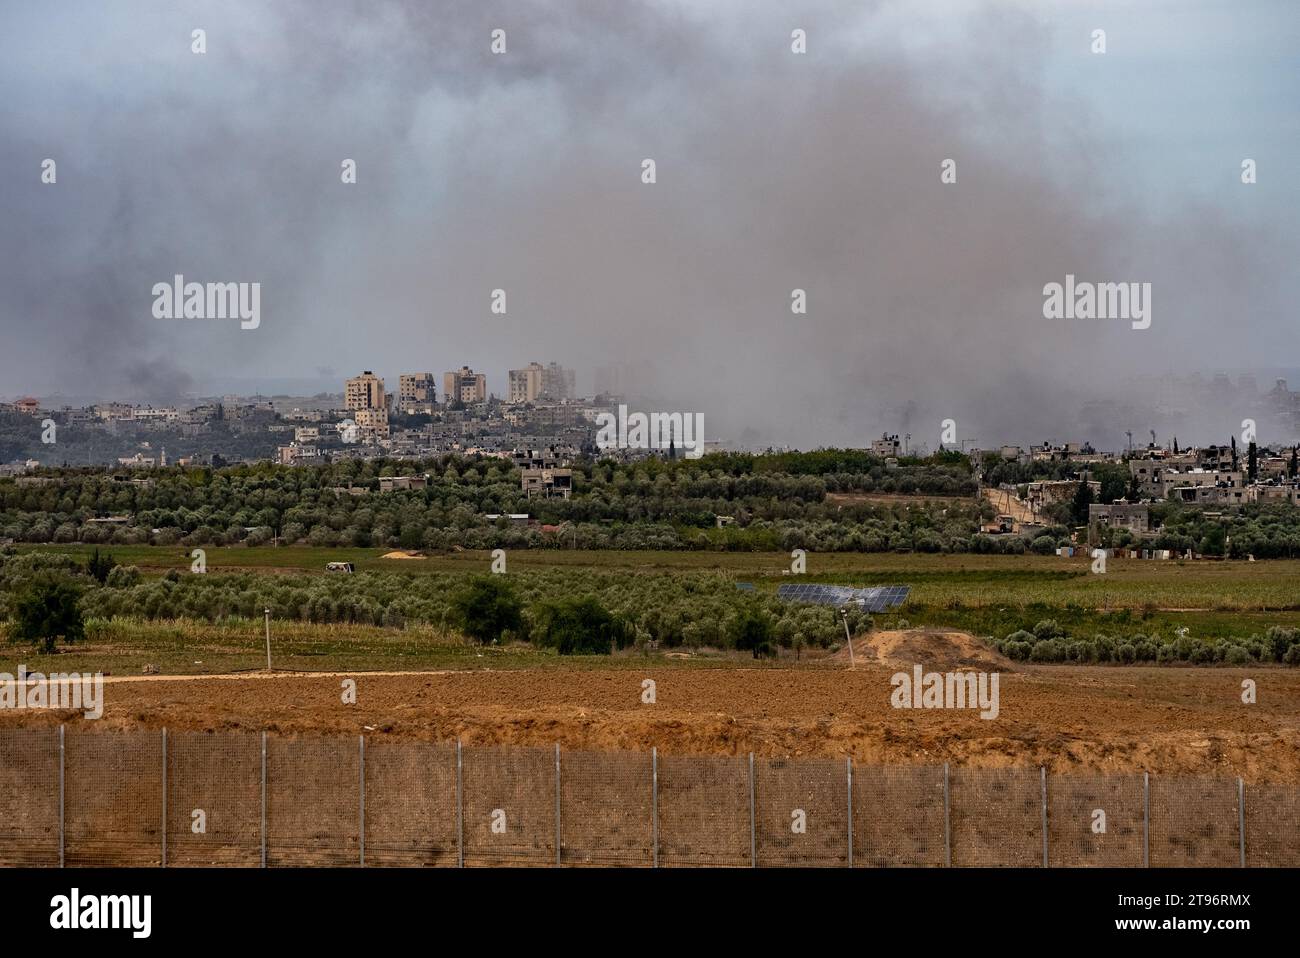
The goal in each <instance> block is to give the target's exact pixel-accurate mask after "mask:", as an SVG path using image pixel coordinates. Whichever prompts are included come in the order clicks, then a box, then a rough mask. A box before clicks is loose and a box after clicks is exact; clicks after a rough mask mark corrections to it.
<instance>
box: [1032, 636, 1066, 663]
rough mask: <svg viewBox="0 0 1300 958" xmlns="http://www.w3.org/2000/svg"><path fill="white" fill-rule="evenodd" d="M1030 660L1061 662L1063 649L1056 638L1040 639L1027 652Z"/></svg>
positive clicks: (1063, 659) (1063, 657)
mask: <svg viewBox="0 0 1300 958" xmlns="http://www.w3.org/2000/svg"><path fill="white" fill-rule="evenodd" d="M1029 661H1031V662H1063V661H1065V649H1064V648H1063V647H1062V645H1061V643H1060V642H1058V641H1057V640H1056V639H1040V640H1039V641H1038V642H1036V643H1035V644H1034V648H1033V650H1032V651H1030V653H1029Z"/></svg>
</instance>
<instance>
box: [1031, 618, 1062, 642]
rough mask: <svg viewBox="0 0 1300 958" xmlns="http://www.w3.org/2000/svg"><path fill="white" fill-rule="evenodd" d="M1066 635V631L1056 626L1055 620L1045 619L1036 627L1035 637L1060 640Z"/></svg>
mask: <svg viewBox="0 0 1300 958" xmlns="http://www.w3.org/2000/svg"><path fill="white" fill-rule="evenodd" d="M1063 635H1065V630H1064V629H1063V628H1061V627H1060V626H1059V625H1057V624H1056V620H1055V619H1043V620H1042V621H1040V622H1039V623H1038V624H1037V625H1035V626H1034V637H1035V638H1036V639H1040V640H1041V639H1059V638H1061V636H1063Z"/></svg>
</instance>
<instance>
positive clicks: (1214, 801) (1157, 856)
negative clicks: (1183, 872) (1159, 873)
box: [1151, 775, 1241, 868]
mask: <svg viewBox="0 0 1300 958" xmlns="http://www.w3.org/2000/svg"><path fill="white" fill-rule="evenodd" d="M1239 828H1240V823H1239V820H1238V817H1237V782H1236V780H1235V779H1234V780H1228V779H1208V778H1157V777H1156V776H1154V775H1152V776H1151V867H1152V868H1182V867H1196V868H1216V867H1218V868H1235V867H1236V866H1238V865H1239V864H1240V863H1241V835H1240V831H1239Z"/></svg>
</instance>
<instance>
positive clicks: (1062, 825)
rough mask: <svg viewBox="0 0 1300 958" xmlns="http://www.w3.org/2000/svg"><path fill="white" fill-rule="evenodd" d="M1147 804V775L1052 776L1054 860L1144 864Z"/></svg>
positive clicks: (1051, 841) (1051, 851)
mask: <svg viewBox="0 0 1300 958" xmlns="http://www.w3.org/2000/svg"><path fill="white" fill-rule="evenodd" d="M1144 803H1145V797H1144V791H1143V785H1142V776H1141V775H1123V776H1120V775H1117V776H1114V777H1109V776H1100V775H1097V776H1080V775H1049V776H1048V777H1047V837H1048V841H1047V849H1048V856H1047V858H1048V864H1049V865H1052V866H1053V867H1062V866H1068V867H1088V866H1098V867H1114V868H1125V867H1130V868H1140V867H1141V866H1142V856H1143V842H1144V840H1145V834H1144V828H1143V821H1144V807H1145V805H1144Z"/></svg>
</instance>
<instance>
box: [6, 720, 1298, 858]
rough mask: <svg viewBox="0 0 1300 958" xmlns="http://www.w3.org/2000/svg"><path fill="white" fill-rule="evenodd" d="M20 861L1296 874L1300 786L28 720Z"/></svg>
mask: <svg viewBox="0 0 1300 958" xmlns="http://www.w3.org/2000/svg"><path fill="white" fill-rule="evenodd" d="M0 865H7V866H50V867H58V866H65V865H66V866H160V865H161V866H164V867H175V866H200V865H217V866H244V867H259V866H260V867H275V866H286V865H288V866H330V865H333V866H367V867H368V866H414V867H420V866H435V867H436V866H441V867H453V868H454V867H474V866H488V867H491V866H640V867H673V866H713V867H717V866H731V867H767V866H804V867H807V866H831V867H900V866H901V867H945V866H953V867H962V866H1004V867H1033V866H1068V867H1080V866H1119V867H1143V866H1150V867H1171V866H1174V867H1176V866H1202V867H1206V866H1211V867H1213V866H1221V867H1244V866H1253V867H1259V866H1289V867H1295V866H1298V865H1300V787H1297V786H1292V785H1249V786H1247V785H1245V784H1244V783H1243V782H1242V781H1241V779H1235V780H1229V779H1186V778H1164V777H1155V776H1151V775H1148V774H1144V773H1139V774H1130V775H1116V776H1100V775H1048V774H1047V771H1046V770H1045V769H1028V768H1006V769H983V768H964V767H949V766H947V765H937V766H934V765H916V766H859V765H854V764H853V763H852V762H851V761H850V760H849V759H847V758H845V759H828V758H809V759H779V758H762V757H755V756H753V755H750V756H748V757H746V756H679V755H664V756H661V755H659V754H658V752H657V751H653V750H652V751H651V752H650V753H649V754H646V753H640V752H589V751H563V750H561V749H560V747H559V746H558V745H557V746H555V747H554V748H553V749H552V748H534V747H522V746H470V745H465V746H462V745H461V744H460V743H459V742H452V743H443V744H431V743H426V742H407V741H388V740H384V739H371V738H366V737H365V736H360V737H357V738H350V737H292V738H290V737H281V736H272V735H268V734H267V733H265V732H263V733H261V734H260V735H259V734H257V733H241V732H170V733H169V732H167V731H166V730H163V731H161V732H147V731H131V732H108V731H105V732H89V731H85V730H84V729H81V728H78V729H75V730H72V731H68V730H65V729H64V728H62V727H52V728H30V729H24V728H18V729H5V730H0Z"/></svg>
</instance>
